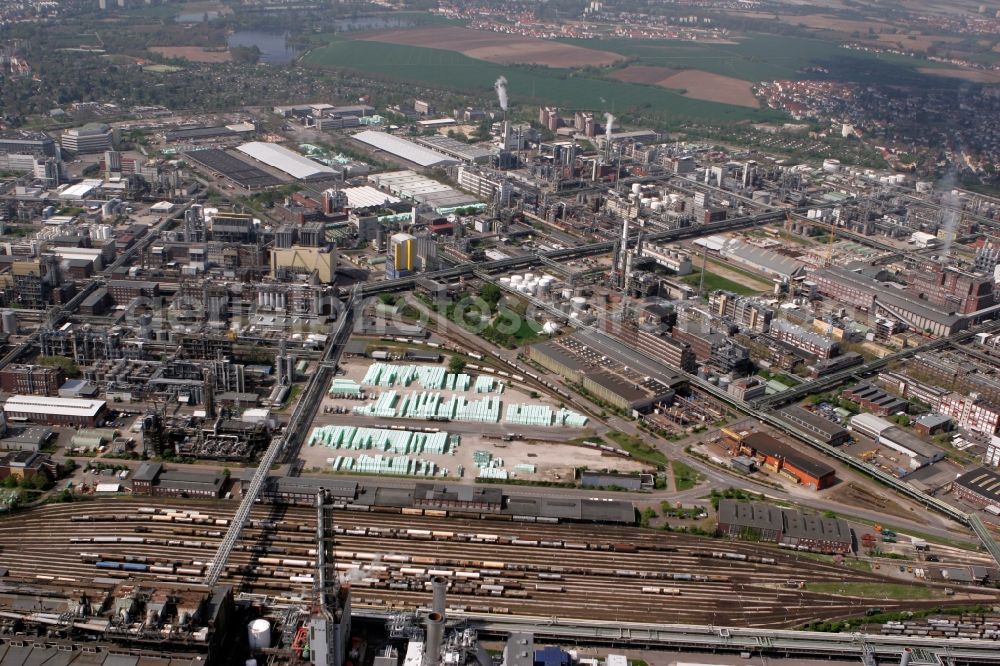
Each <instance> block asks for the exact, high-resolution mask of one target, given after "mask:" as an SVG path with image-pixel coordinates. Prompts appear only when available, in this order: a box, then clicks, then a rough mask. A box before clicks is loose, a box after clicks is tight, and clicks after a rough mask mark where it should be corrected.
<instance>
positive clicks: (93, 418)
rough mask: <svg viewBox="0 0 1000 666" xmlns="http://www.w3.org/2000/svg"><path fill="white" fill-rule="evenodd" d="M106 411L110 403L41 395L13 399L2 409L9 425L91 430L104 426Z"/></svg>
mask: <svg viewBox="0 0 1000 666" xmlns="http://www.w3.org/2000/svg"><path fill="white" fill-rule="evenodd" d="M107 411H108V406H107V403H106V402H105V401H103V400H86V399H79V398H48V397H45V396H38V395H13V396H11V397H10V398H8V399H7V402H5V403H4V405H3V413H4V416H5V417H6V419H7V421H31V422H32V423H43V424H45V425H65V426H85V427H88V428H93V427H96V426H99V425H101V424H102V423H103V422H104V417H105V415H106V414H107Z"/></svg>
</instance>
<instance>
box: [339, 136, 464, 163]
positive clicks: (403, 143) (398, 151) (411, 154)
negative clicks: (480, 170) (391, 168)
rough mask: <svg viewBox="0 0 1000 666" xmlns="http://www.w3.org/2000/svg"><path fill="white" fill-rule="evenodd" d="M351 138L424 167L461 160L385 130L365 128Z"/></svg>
mask: <svg viewBox="0 0 1000 666" xmlns="http://www.w3.org/2000/svg"><path fill="white" fill-rule="evenodd" d="M351 138H353V139H354V140H355V141H358V142H360V143H363V144H365V145H366V146H368V147H369V148H374V149H375V150H381V151H382V152H384V153H388V154H389V155H392V156H394V157H398V158H399V159H402V160H406V161H407V162H410V163H412V164H416V165H417V166H420V167H424V168H431V167H445V166H452V165H455V164H458V163H459V160H457V159H455V158H453V157H448V156H447V155H444V154H442V153H439V152H437V151H435V150H431V149H430V148H425V147H423V146H419V145H417V144H415V143H414V142H412V141H409V140H408V139H404V138H402V137H398V136H395V135H393V134H387V133H385V132H376V131H375V130H365V131H364V132H358V133H357V134H355V135H354V136H353V137H351Z"/></svg>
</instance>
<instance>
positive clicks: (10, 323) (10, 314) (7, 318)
mask: <svg viewBox="0 0 1000 666" xmlns="http://www.w3.org/2000/svg"><path fill="white" fill-rule="evenodd" d="M2 325H3V332H4V333H7V334H9V335H16V334H17V313H16V312H14V311H13V310H4V311H3V317H2Z"/></svg>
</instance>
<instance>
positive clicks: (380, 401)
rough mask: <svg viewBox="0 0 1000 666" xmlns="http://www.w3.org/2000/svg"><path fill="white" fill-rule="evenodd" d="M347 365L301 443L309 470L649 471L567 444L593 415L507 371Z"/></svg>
mask: <svg viewBox="0 0 1000 666" xmlns="http://www.w3.org/2000/svg"><path fill="white" fill-rule="evenodd" d="M342 368H343V370H344V374H343V375H341V376H338V377H336V378H335V379H334V381H333V382H332V384H331V386H330V388H329V390H328V391H327V395H326V396H325V397H324V399H323V402H322V403H321V404H320V410H319V413H318V414H317V416H316V418H315V419H314V421H313V429H312V430H311V431H310V434H309V436H308V438H307V440H306V446H305V447H303V449H302V452H301V456H302V458H303V460H304V464H305V467H306V468H310V469H314V470H326V471H333V472H363V473H376V474H389V475H394V476H427V477H434V476H437V477H452V478H460V477H466V478H475V477H489V478H494V479H501V480H502V479H507V478H519V479H534V480H545V481H555V482H571V481H572V480H573V476H574V468H575V467H581V466H586V467H588V468H590V469H598V470H600V469H615V470H618V471H640V470H642V469H644V467H643V465H641V464H640V463H636V462H633V461H630V460H628V459H626V458H623V457H615V456H607V455H604V454H603V453H602V452H601V451H599V450H597V449H595V448H593V447H580V446H575V445H571V444H568V443H566V444H562V443H561V442H569V440H574V439H581V438H583V437H585V436H586V435H587V430H585V427H586V426H587V424H588V418H587V417H586V416H585V415H583V414H579V413H577V412H574V411H572V410H567V409H562V408H559V407H558V405H557V404H555V403H554V401H553V400H552V399H550V398H546V397H533V396H532V394H531V393H530V392H529V391H527V390H526V389H525V388H524V387H523V386H518V385H516V384H515V383H513V381H512V380H511V379H509V378H504V377H496V376H494V375H491V374H486V373H481V374H474V375H470V374H466V373H459V374H454V373H449V372H447V371H446V369H445V367H444V366H441V365H434V364H389V363H384V362H381V361H374V362H372V361H370V360H363V361H362V360H358V361H354V360H350V361H345V362H344V363H343V365H342ZM535 395H538V394H535Z"/></svg>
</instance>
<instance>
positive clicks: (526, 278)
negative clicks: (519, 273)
mask: <svg viewBox="0 0 1000 666" xmlns="http://www.w3.org/2000/svg"><path fill="white" fill-rule="evenodd" d="M534 279H535V274H534V273H525V274H524V281H525V282H531V281H532V280H534Z"/></svg>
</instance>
